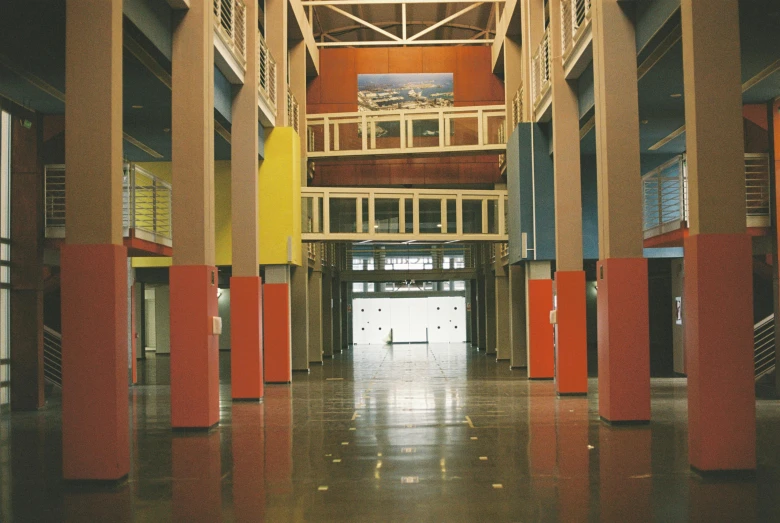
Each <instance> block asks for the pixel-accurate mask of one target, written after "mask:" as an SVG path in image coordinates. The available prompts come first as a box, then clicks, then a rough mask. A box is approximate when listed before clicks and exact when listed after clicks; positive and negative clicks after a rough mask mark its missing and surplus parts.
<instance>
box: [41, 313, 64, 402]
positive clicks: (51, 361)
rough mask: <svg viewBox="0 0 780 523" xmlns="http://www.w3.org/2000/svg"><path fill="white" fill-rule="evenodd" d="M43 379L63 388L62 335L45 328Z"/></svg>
mask: <svg viewBox="0 0 780 523" xmlns="http://www.w3.org/2000/svg"><path fill="white" fill-rule="evenodd" d="M43 377H44V379H45V380H46V381H48V382H49V383H51V384H53V385H57V386H59V387H62V334H60V333H59V332H57V331H55V330H54V329H50V328H49V327H47V326H45V325H44V326H43Z"/></svg>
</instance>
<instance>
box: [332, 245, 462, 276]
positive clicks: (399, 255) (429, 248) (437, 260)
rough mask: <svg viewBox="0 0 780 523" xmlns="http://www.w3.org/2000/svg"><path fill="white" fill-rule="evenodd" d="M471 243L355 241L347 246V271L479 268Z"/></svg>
mask: <svg viewBox="0 0 780 523" xmlns="http://www.w3.org/2000/svg"><path fill="white" fill-rule="evenodd" d="M472 249H473V247H472V246H471V245H469V244H436V245H414V244H408V245H387V246H385V245H382V246H376V245H365V246H361V245H352V246H349V247H348V248H347V251H346V255H347V266H346V267H344V270H345V271H347V272H357V271H361V272H363V271H442V270H443V271H452V270H473V269H475V268H476V264H475V259H474V255H473V253H472Z"/></svg>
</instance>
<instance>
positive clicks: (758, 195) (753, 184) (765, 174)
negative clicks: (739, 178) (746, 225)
mask: <svg viewBox="0 0 780 523" xmlns="http://www.w3.org/2000/svg"><path fill="white" fill-rule="evenodd" d="M769 173H770V170H769V154H766V153H745V209H746V211H747V215H748V216H770V208H769V205H770V203H769V202H770V188H769Z"/></svg>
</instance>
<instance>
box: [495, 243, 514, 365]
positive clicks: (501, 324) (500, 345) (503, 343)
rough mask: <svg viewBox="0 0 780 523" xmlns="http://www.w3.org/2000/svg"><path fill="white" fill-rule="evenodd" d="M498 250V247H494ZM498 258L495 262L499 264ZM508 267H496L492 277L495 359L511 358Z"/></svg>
mask: <svg viewBox="0 0 780 523" xmlns="http://www.w3.org/2000/svg"><path fill="white" fill-rule="evenodd" d="M496 250H498V247H496ZM499 260H500V258H497V263H498V264H500V263H501V262H500V261H499ZM507 271H508V267H497V268H496V275H495V278H494V287H495V290H496V293H495V297H496V300H495V308H496V359H497V360H499V361H509V360H511V359H512V299H511V294H510V289H509V275H508V274H507Z"/></svg>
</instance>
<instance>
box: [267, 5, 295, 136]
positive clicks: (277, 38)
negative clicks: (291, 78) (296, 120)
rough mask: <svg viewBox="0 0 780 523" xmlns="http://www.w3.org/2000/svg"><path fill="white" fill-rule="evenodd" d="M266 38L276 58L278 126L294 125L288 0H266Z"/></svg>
mask: <svg viewBox="0 0 780 523" xmlns="http://www.w3.org/2000/svg"><path fill="white" fill-rule="evenodd" d="M265 36H266V38H265V40H266V42H268V49H269V50H270V51H271V54H272V55H273V57H274V58H275V59H276V127H289V126H290V125H292V124H291V123H290V122H289V120H288V118H287V0H266V2H265Z"/></svg>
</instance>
